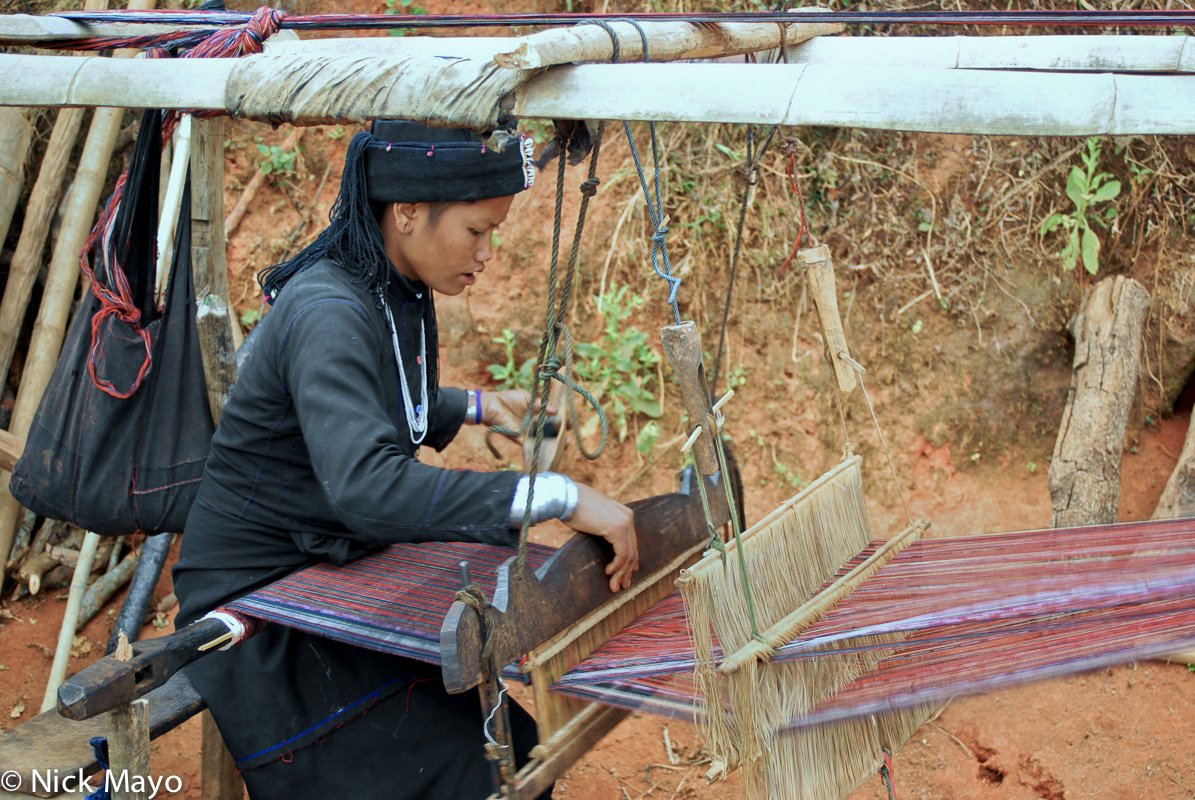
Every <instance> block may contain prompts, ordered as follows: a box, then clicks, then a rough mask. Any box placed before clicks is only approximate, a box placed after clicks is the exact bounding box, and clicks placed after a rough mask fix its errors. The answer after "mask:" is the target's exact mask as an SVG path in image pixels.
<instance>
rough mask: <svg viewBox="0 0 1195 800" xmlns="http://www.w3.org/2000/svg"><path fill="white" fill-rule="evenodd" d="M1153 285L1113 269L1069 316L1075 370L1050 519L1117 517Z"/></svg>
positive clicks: (1069, 522) (1073, 522) (1054, 469)
mask: <svg viewBox="0 0 1195 800" xmlns="http://www.w3.org/2000/svg"><path fill="white" fill-rule="evenodd" d="M1148 313H1149V292H1147V291H1145V287H1144V286H1142V285H1141V284H1139V283H1137V282H1136V281H1135V280H1133V279H1132V278H1125V277H1124V276H1123V275H1116V276H1114V277H1111V278H1105V279H1104V280H1102V281H1100V282H1099V283H1097V284H1096V285H1095V286H1093V287H1092V288H1091V289H1089V290H1088V291H1087V293H1086V294H1085V295H1084V296H1083V302H1082V304H1081V305H1080V306H1079V313H1078V314H1077V315H1076V316H1075V318H1074V320H1073V322H1072V328H1073V331H1072V332H1073V333H1074V335H1075V361H1074V367H1075V371H1074V374H1073V375H1072V377H1071V391H1070V396H1069V397H1068V398H1067V401H1066V409H1065V410H1064V411H1063V412H1062V423H1061V425H1060V426H1059V430H1058V440H1057V442H1055V444H1054V459H1053V461H1051V463H1050V502H1051V505H1052V506H1053V509H1054V513H1053V515H1052V516H1051V518H1050V527H1052V528H1069V527H1074V526H1077V525H1102V524H1106V523H1110V522H1116V512H1117V508H1118V507H1119V504H1120V459H1121V455H1122V454H1123V452H1124V432H1125V426H1126V425H1127V424H1128V420H1129V409H1130V408H1131V407H1132V405H1133V397H1134V395H1135V394H1136V391H1137V372H1138V367H1139V364H1140V361H1141V347H1142V340H1143V338H1144V336H1145V317H1146V314H1148Z"/></svg>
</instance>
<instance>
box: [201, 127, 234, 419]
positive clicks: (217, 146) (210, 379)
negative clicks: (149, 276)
mask: <svg viewBox="0 0 1195 800" xmlns="http://www.w3.org/2000/svg"><path fill="white" fill-rule="evenodd" d="M191 274H192V276H193V278H194V281H195V302H196V307H197V309H198V311H197V317H196V319H197V322H198V325H199V346H200V350H201V352H202V353H203V374H204V376H205V377H206V378H207V398H208V405H210V406H211V410H212V419H213V420H214V421H215V423H216V424H217V425H219V424H220V413H221V411H222V410H223V409H224V404H225V403H226V402H227V401H228V394H229V392H231V391H232V385H233V384H234V383H236V379H237V364H236V349H235V348H234V347H233V341H232V319H231V317H230V316H229V313H230V311H229V307H228V272H227V266H226V265H225V262H224V118H223V117H215V118H214V119H203V120H200V119H192V120H191Z"/></svg>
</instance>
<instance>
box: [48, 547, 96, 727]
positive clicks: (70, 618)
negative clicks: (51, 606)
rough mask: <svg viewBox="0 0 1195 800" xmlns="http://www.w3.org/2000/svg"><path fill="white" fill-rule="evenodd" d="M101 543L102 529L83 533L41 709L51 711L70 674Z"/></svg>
mask: <svg viewBox="0 0 1195 800" xmlns="http://www.w3.org/2000/svg"><path fill="white" fill-rule="evenodd" d="M99 546H100V536H99V534H98V533H91V532H90V531H88V533H87V535H86V536H85V537H83V547H82V548H81V549H80V550H79V563H78V564H77V565H76V566H75V576H74V577H73V578H72V579H71V590H70V594H69V595H68V596H67V600H66V614H64V615H63V617H62V627H61V628H60V629H59V631H58V645H57V646H56V647H55V648H54V663H53V665H52V666H51V667H50V680H49V682H48V683H47V684H46V694H45V696H44V697H43V698H42V701H41V710H42V711H49V710H50V709H51V708H54V707H55V706H56V705H57V704H58V687H59V686H60V685H61V684H62V680H63V678H65V677H66V665H67V663H68V662H69V661H70V657H71V645H72V644H73V643H74V641H75V628H76V627H77V625H78V622H79V608H80V606H82V605H83V595H85V594H86V593H87V578H88V577H89V576H90V575H91V562H92V561H94V560H95V552H96V550H97V549H99Z"/></svg>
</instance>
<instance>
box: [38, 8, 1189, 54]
mask: <svg viewBox="0 0 1195 800" xmlns="http://www.w3.org/2000/svg"><path fill="white" fill-rule="evenodd" d="M259 12H260V9H259V10H258V12H253V13H254V14H256V13H259ZM276 13H279V14H282V12H276ZM50 16H56V17H61V18H63V19H69V20H72V21H75V22H83V23H108V22H123V23H144V24H153V25H211V26H229V25H245V24H247V23H248V22H249V20H250V19H251V17H252V15H251V14H249V13H246V12H238V11H149V12H146V11H121V10H109V11H66V12H61V13H58V14H53V15H50ZM608 21H625V22H630V23H632V24H633V23H635V22H690V23H707V24H708V23H728V22H738V23H751V22H755V23H760V22H774V23H782V24H786V25H788V24H793V23H795V22H800V23H802V24H818V23H838V24H842V25H1010V26H1076V27H1087V28H1091V27H1095V28H1105V27H1121V26H1128V27H1144V28H1157V27H1161V28H1166V27H1188V26H1191V25H1193V24H1195V11H1193V10H1191V9H1168V10H1133V11H1104V10H1099V11H808V12H805V13H802V14H801V17H800V19H799V20H794V19H793V17H792V15H791V14H788V13H785V12H781V11H733V12H669V13H630V14H627V13H623V14H426V15H413V14H394V15H390V14H320V15H295V16H287V15H285V14H283V17H282V23H281V27H283V28H286V29H288V30H333V29H345V30H374V29H400V30H401V29H406V28H458V27H466V28H468V27H505V26H510V25H578V24H583V23H602V22H608ZM171 35H174V36H177V34H166V35H164V36H167V37H168V36H171ZM134 38H141V37H129V39H122V38H120V37H108V39H107V41H108V42H109V45H108V46H109V48H111V47H112V46H113V45H112V44H111V42H113V41H116V42H120V45H119V46H136V45H127V44H125V42H127V41H131V40H133V39H134ZM156 38H157V39H158V40H162V39H163V35H157V37H156ZM149 40H150V41H151V42H152V41H153V40H154V37H150V39H149ZM81 41H87V40H81ZM39 46H42V45H39ZM56 46H59V47H63V48H68V49H73V48H75V47H76V46H77V45H76V43H74V42H68V43H63V44H59V45H56Z"/></svg>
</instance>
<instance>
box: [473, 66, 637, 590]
mask: <svg viewBox="0 0 1195 800" xmlns="http://www.w3.org/2000/svg"><path fill="white" fill-rule="evenodd" d="M615 55H616V57H617V45H616V46H615ZM604 133H605V122H599V123H598V126H597V131H596V132H595V134H594V140H593V147H592V149H591V151H590V154H589V171H588V174H587V175H586V178H585V180H584V181H583V182H582V183H581V186H580V192H581V203H580V206H579V208H578V209H577V224H576V227H575V228H574V229H573V241H572V244H571V246H570V247H569V254H568V263H567V266H566V267H565V273H564V283H563V285H562V286H561V285H560V284H559V282H558V280H557V274H558V268H559V257H560V228H561V220H562V218H563V216H564V211H563V209H564V164H565V154H566V153H567V151H568V142H567V141H566V142H564V143H563V145H562V146H561V148H560V154H559V155H558V156H557V160H556V202H555V208H554V210H553V218H552V257H551V267H550V268H549V270H548V308H547V312H546V314H545V318H544V333H543V337H542V338H541V340H540V348H539V367H538V369H536V371H535V376H534V379H533V383H532V389H531V394H532V396H533V397H534V396H535V395H536V393H537V392H538V394H539V396H540V402H539V409H538V412H537V413H536V412H533V411H532V409H530V408H528V409H527V414H526V416H524V417H523V422H522V424H521V425H520V426H519V430H518V431H513V432H512V431H509V430H506V429H501V428H491V431H493V432H497V433H505V434H510V433H514V434H515V435H518V436H522V435H524V434H525V433H526V432H527V430H528V428H529V426H530V425H531V418H532V414H533V413H536V421H535V442H534V444H533V446H532V449H531V469H530V470H528V475H529V476H530V478H529V483H528V486H527V505H526V506H525V508H524V509H523V524H522V527H521V528H520V530H519V552H518V561H517V565H518V568H517V571H516V573H515V574H516V575H518V576H520V577H521V576H522V574H523V570H524V568H525V567H526V563H527V538H528V533H529V531H530V530H531V509H532V501H533V500H534V497H535V476H536V474H537V473H538V472H539V460H540V452H541V450H542V448H543V441H544V430H545V428H546V427H547V420H548V400H549V397H550V396H551V392H552V381H554V380H555V381H559V382H560V383H563V384H564V386H565V387H566V398H567V409H568V412H567V413H568V419H569V424H570V425H571V427H572V430H573V436H574V438H575V439H576V442H577V448H578V449H579V450H580V451H581V453H582V455H584V456H585V458H587V459H589V460H590V461H593V460H596V459H597V458H598V457H600V456H601V454H602V452H603V451H605V449H606V442H607V440H608V439H609V436H610V424H609V422H608V420H607V419H606V412H605V411H604V410H603V409H602V406H601V404H600V403H599V402H598V401H597V399H596V398H595V397H594V396H593V395H592V394H591V393H589V392H588V391H586V390H585V389H584V388H583V387H581V386H579V385H578V384H577V383H576V381H574V380H573V337H572V333H571V332H570V331H569V329H568V326H566V325H565V324H564V315H565V313H566V312H567V309H568V300H569V295H570V293H571V292H572V287H573V283H574V282H575V281H576V275H577V262H578V260H579V257H580V253H581V236H582V235H583V234H584V232H585V218H586V214H587V212H588V210H589V200H590V198H592V197H593V196H594V195H595V194H597V188H598V184H599V183H600V181H599V180H598V178H597V165H598V158H599V157H600V155H601V151H602V136H603V134H604ZM558 293H559V296H557V294H558ZM561 340H563V355H564V362H563V365H562V363H561V360H560V351H561V347H560V345H561ZM561 366H563V367H564V372H563V374H562V373H561ZM574 393H575V394H579V395H581V397H583V398H584V399H585V402H587V403H588V404H589V405H590V406H591V407H592V408H593V409H594V410H595V411H596V412H597V415H598V422H599V424H600V427H601V439H600V440H599V442H598V446H597V449H596V450H594V451H593V452H590V451H589V450H587V449H586V447H585V443H584V441H583V440H582V439H581V426H580V425H579V424H578V414H577V406H576V398H575V397H574ZM488 433H489V432H487V435H488Z"/></svg>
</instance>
